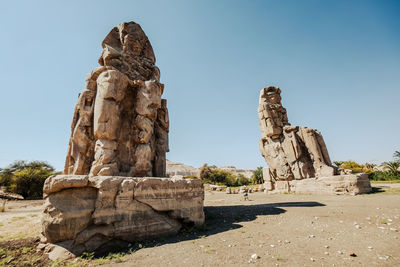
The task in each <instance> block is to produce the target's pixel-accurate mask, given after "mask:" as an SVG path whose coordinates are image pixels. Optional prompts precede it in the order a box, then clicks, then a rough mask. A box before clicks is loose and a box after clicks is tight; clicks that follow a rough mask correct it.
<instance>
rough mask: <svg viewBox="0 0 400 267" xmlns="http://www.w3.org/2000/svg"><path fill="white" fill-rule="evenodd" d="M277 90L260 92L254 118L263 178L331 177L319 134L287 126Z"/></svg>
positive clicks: (329, 165)
mask: <svg viewBox="0 0 400 267" xmlns="http://www.w3.org/2000/svg"><path fill="white" fill-rule="evenodd" d="M280 94H281V90H280V89H279V88H277V87H273V86H269V87H265V88H263V89H262V90H261V92H260V100H259V106H258V118H259V122H260V128H261V135H262V138H261V140H260V151H261V154H262V155H263V157H264V158H265V160H266V161H267V163H268V166H269V169H268V170H267V175H268V176H269V177H271V178H273V179H275V180H288V181H290V180H294V179H298V180H299V179H304V178H311V177H321V176H332V175H334V174H335V169H334V168H333V167H332V166H331V160H330V158H329V154H328V150H327V149H326V145H325V142H324V139H323V138H322V135H321V133H320V132H318V131H317V130H314V129H310V128H307V127H302V126H291V125H290V123H289V122H288V118H287V114H286V109H285V108H284V107H283V106H282V103H281V96H280Z"/></svg>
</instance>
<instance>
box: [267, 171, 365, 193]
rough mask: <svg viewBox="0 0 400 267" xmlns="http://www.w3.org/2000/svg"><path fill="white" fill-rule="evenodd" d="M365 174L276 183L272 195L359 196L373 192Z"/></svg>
mask: <svg viewBox="0 0 400 267" xmlns="http://www.w3.org/2000/svg"><path fill="white" fill-rule="evenodd" d="M371 190H372V188H371V183H370V181H369V179H368V175H367V174H365V173H357V174H348V175H334V176H328V177H319V178H309V179H303V180H292V181H276V182H275V183H274V190H273V191H272V193H290V192H291V193H300V194H308V193H312V194H327V195H358V194H363V193H368V192H371Z"/></svg>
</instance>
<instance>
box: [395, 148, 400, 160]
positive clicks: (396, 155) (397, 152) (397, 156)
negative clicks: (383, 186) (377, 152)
mask: <svg viewBox="0 0 400 267" xmlns="http://www.w3.org/2000/svg"><path fill="white" fill-rule="evenodd" d="M393 158H394V160H395V161H400V150H399V151H395V152H394V153H393Z"/></svg>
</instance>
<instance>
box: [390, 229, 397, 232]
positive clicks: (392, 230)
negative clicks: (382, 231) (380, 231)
mask: <svg viewBox="0 0 400 267" xmlns="http://www.w3.org/2000/svg"><path fill="white" fill-rule="evenodd" d="M389 230H390V231H395V232H397V229H396V228H389Z"/></svg>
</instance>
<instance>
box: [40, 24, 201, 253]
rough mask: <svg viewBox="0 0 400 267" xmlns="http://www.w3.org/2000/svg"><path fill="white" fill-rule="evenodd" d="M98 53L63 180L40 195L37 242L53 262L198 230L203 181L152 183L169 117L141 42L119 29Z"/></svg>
mask: <svg viewBox="0 0 400 267" xmlns="http://www.w3.org/2000/svg"><path fill="white" fill-rule="evenodd" d="M102 46H103V52H102V54H101V57H100V59H99V63H100V65H102V66H101V67H99V68H97V69H96V70H94V71H93V72H92V73H91V74H89V75H88V77H87V79H86V85H85V89H84V90H83V92H82V93H81V94H80V95H79V99H78V103H77V105H76V108H75V112H74V117H73V121H72V127H71V128H72V129H71V130H72V132H71V138H70V141H69V146H68V153H67V157H66V162H65V169H64V175H57V176H51V177H49V178H48V179H47V180H46V182H45V185H44V188H43V192H44V199H45V203H44V211H43V216H42V224H43V227H42V239H41V241H42V244H43V245H42V247H44V248H45V249H46V251H47V252H49V257H50V259H52V260H56V259H60V258H66V257H69V256H73V255H79V254H81V253H82V252H84V251H94V250H99V249H104V247H107V246H108V245H113V244H114V243H115V242H135V241H138V240H142V239H148V238H156V237H159V236H162V235H170V234H176V233H177V232H178V231H179V230H180V229H181V228H182V226H183V225H201V224H203V223H204V212H203V201H204V190H203V184H202V182H201V180H198V179H193V180H191V179H168V178H157V177H163V176H165V172H166V156H165V154H166V152H167V151H168V131H169V118H168V110H167V101H166V100H165V99H161V95H162V93H163V89H164V85H163V84H161V83H160V82H159V81H160V71H159V69H158V68H157V67H156V66H155V65H154V63H155V57H154V53H153V49H152V47H151V44H150V42H149V40H148V38H147V36H146V35H145V34H144V32H143V30H142V29H141V27H140V26H139V25H138V24H136V23H134V22H129V23H122V24H120V25H118V26H117V27H115V28H114V29H113V30H112V31H111V32H110V33H109V34H108V35H107V37H106V38H105V39H104V41H103V43H102ZM152 176H153V177H152ZM154 176H155V177H154Z"/></svg>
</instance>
